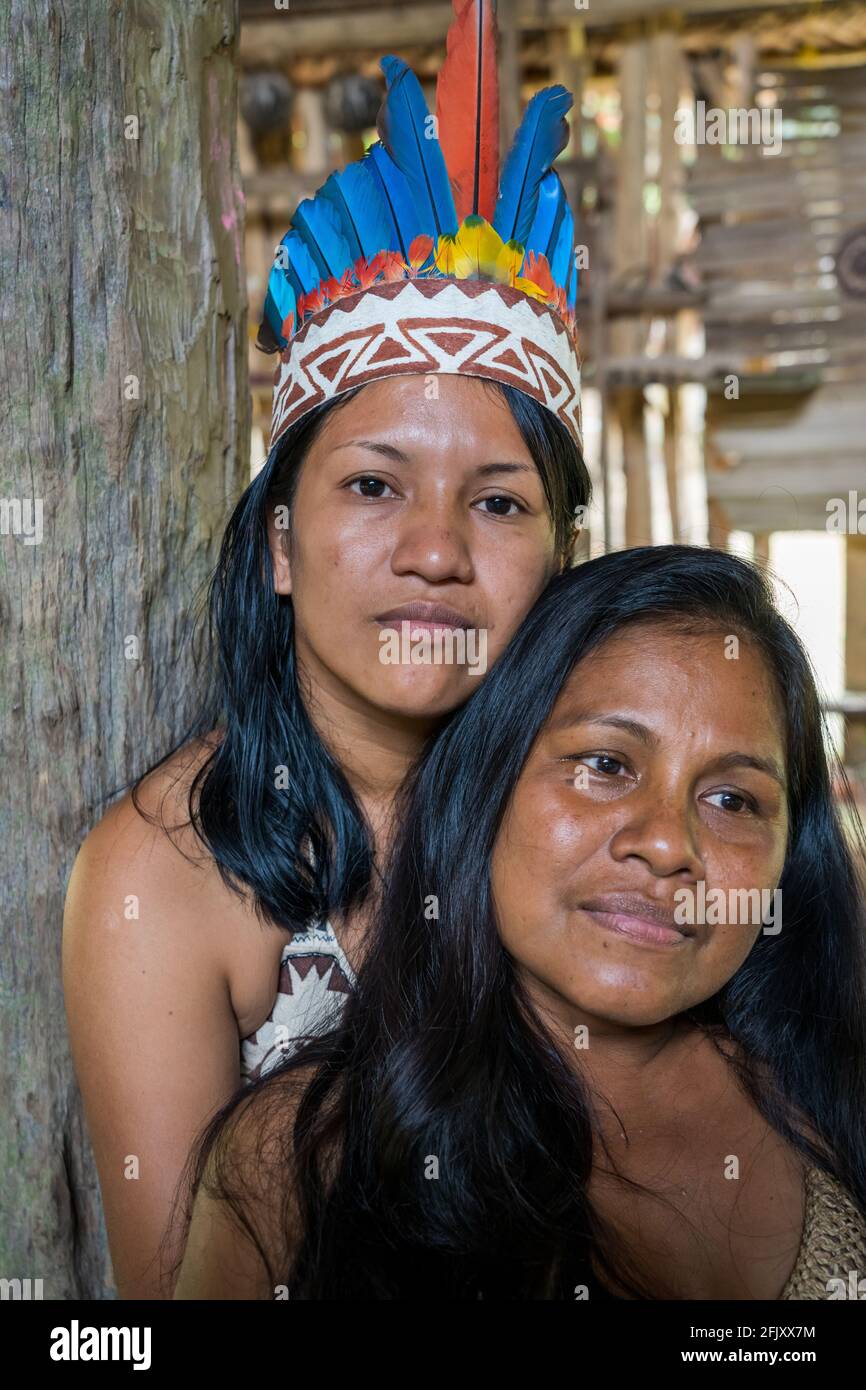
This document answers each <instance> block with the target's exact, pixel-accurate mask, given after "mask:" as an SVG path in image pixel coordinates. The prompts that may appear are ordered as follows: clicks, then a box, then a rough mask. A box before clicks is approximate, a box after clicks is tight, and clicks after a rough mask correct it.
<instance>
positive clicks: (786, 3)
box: [240, 0, 833, 66]
mask: <svg viewBox="0 0 866 1390" xmlns="http://www.w3.org/2000/svg"><path fill="white" fill-rule="evenodd" d="M736 8H737V10H739V11H746V10H766V9H767V4H766V0H737V3H736ZM771 8H772V9H785V10H790V9H802V10H807V9H808V8H809V0H774V3H773V5H772V7H771ZM824 8H825V9H827V10H828V11H830V10H832V8H833V7H832V6H826V7H824ZM670 9H671V3H670V0H604V4H603V5H597V6H593V5H589V6H588V7H587V8H586V9H585V10H575V6H574V0H518V12H517V23H518V24H519V26H520V28H521V29H547V28H550V27H551V26H554V27H555V26H557V25H565V24H567V23H568V22H569V21H571V20H574V18H575V16H577V17H578V18H579V19H580V20H581V22H582V23H583V24H585V25H586V26H587V28H589V29H616V28H617V27H618V26H619V25H621V24H624V23H628V22H630V21H632V20H645V19H647V18H650V17H652V16H663V15H665V14H667V13H669V12H670ZM730 9H731V6H730V3H729V0H680V3H678V5H677V10H678V12H679V13H680V14H681V15H695V16H705V15H714V14H718V15H725V16H728V17H729V16H730ZM271 13H273V12H271ZM452 17H453V10H452V8H451V5H450V4H449V3H446V2H445V0H427V3H421V4H412V5H406V6H405V7H403V8H396V9H392V8H390V7H385V6H382V5H375V6H374V5H370V6H369V8H367V9H354V8H353V9H350V10H334V9H330V10H329V9H327V8H324V9H323V12H322V13H320V14H316V15H315V16H313V15H309V14H295V13H293V12H292V11H291V10H288V11H286V12H285V15H284V17H283V18H281V19H274V18H269V19H257V18H249V19H247V20H245V22H244V23H243V24H242V25H241V35H240V60H241V64H242V65H243V66H255V65H257V64H264V65H272V64H273V63H275V62H279V61H280V60H281V59H282V58H284V57H286V56H288V55H290V54H294V53H332V52H334V51H335V50H342V51H343V52H347V51H352V50H358V49H361V50H364V51H368V50H371V49H373V50H381V51H382V52H383V53H385V52H387V51H388V50H389V49H394V48H406V47H412V46H414V45H423V46H429V45H430V44H435V43H442V42H443V41H444V39H445V35H446V34H447V32H448V26H449V24H450V23H451V19H452Z"/></svg>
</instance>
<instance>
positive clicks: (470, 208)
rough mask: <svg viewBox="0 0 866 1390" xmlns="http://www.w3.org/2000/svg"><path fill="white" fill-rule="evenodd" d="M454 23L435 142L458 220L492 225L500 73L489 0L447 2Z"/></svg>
mask: <svg viewBox="0 0 866 1390" xmlns="http://www.w3.org/2000/svg"><path fill="white" fill-rule="evenodd" d="M452 3H453V5H454V19H453V20H452V22H451V28H450V30H449V31H448V50H447V54H446V58H445V62H444V63H443V65H442V70H441V71H440V73H439V81H438V82H437V84H436V123H437V126H438V129H439V144H440V145H441V146H442V153H443V155H444V156H445V163H446V165H447V166H448V175H449V178H450V180H451V190H452V192H453V194H454V205H455V207H456V209H457V220H458V222H462V221H463V220H464V218H466V217H469V216H471V215H473V214H477V215H479V216H481V217H485V218H486V219H487V221H488V222H492V221H493V214H494V212H495V210H496V199H497V197H498V194H499V73H498V70H497V66H496V11H495V6H494V0H452Z"/></svg>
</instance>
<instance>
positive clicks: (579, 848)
mask: <svg viewBox="0 0 866 1390" xmlns="http://www.w3.org/2000/svg"><path fill="white" fill-rule="evenodd" d="M563 783H564V785H562V786H559V785H556V786H554V787H551V786H550V784H549V781H547V780H545V783H544V784H543V785H542V784H539V785H537V786H533V784H532V783H528V784H526V783H524V785H523V787H522V788H521V792H520V795H519V799H517V800H515V802H514V804H513V807H512V810H511V813H510V814H509V816H508V818H507V819H506V821H505V823H504V824H503V828H502V833H501V834H500V836H499V839H498V841H497V845H496V850H495V851H494V858H493V863H494V866H495V868H496V870H497V871H498V873H497V876H498V879H499V881H500V882H501V883H502V885H503V887H504V886H505V885H507V887H508V899H507V905H508V907H509V908H511V907H512V906H513V904H514V903H516V902H526V901H527V899H528V902H529V904H530V906H529V909H528V912H529V915H532V911H533V906H532V905H538V904H540V903H542V902H544V903H545V904H547V905H549V904H550V903H552V902H554V901H556V900H557V899H560V898H565V897H566V896H567V895H568V892H569V890H570V889H571V887H572V885H573V884H574V882H575V881H576V879H577V876H578V875H579V873H580V871H581V867H582V866H583V865H584V864H586V862H587V860H589V859H591V858H592V857H593V856H594V855H595V854H596V852H597V851H598V850H599V848H600V847H602V846H603V845H604V843H605V839H606V834H607V832H606V829H605V826H604V817H603V815H599V814H598V813H597V809H596V808H595V807H589V808H586V807H584V808H583V810H581V808H580V807H579V805H578V803H577V800H576V794H575V792H574V791H573V789H572V788H571V786H570V785H569V783H568V780H567V773H565V772H564V773H563ZM495 882H496V880H494V884H495Z"/></svg>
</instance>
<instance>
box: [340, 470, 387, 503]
mask: <svg viewBox="0 0 866 1390" xmlns="http://www.w3.org/2000/svg"><path fill="white" fill-rule="evenodd" d="M347 486H348V488H349V489H350V491H352V492H355V493H356V495H357V496H359V497H370V498H372V499H373V500H374V501H375V500H376V499H377V498H379V497H384V495H385V491H386V489H387V490H388V491H389V492H393V491H394V489H393V488H392V487H391V486H390V484H389V483H386V482H385V480H384V478H374V477H371V476H369V475H365V476H364V477H363V478H353V479H352V481H351V482H350V483H348V484H347Z"/></svg>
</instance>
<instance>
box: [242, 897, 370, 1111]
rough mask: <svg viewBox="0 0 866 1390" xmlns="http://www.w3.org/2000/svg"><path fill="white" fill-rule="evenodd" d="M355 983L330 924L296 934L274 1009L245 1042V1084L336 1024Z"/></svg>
mask: <svg viewBox="0 0 866 1390" xmlns="http://www.w3.org/2000/svg"><path fill="white" fill-rule="evenodd" d="M354 984H355V975H354V972H353V970H352V967H351V965H350V964H349V962H348V960H347V959H346V956H345V953H344V951H343V949H342V947H341V946H340V943H339V942H338V941H337V938H336V936H335V935H334V932H333V929H332V927H331V926H330V924H329V923H327V922H326V923H325V925H324V926H323V927H312V928H311V929H310V930H309V931H304V932H295V935H294V936H293V937H292V940H291V941H290V942H289V943H288V944H287V945H286V946H284V947H283V952H282V956H281V957H280V971H279V978H278V981H277V994H276V998H275V1000H274V1007H273V1008H272V1009H271V1012H270V1013H269V1015H268V1017H267V1018H266V1019H265V1021H264V1023H263V1024H261V1026H260V1027H259V1028H257V1029H256V1031H255V1032H254V1033H251V1034H250V1036H249V1037H248V1038H244V1039H243V1040H242V1041H241V1044H240V1051H241V1082H242V1084H243V1085H250V1084H251V1083H252V1082H253V1081H258V1079H259V1077H261V1076H265V1075H266V1074H267V1073H268V1072H269V1071H270V1070H271V1069H272V1068H273V1067H275V1066H276V1065H277V1063H278V1062H280V1061H282V1059H283V1058H284V1057H288V1056H291V1054H292V1053H293V1052H295V1051H296V1050H297V1048H298V1046H299V1045H300V1044H301V1043H302V1042H303V1041H304V1040H305V1037H306V1036H307V1035H308V1034H310V1033H313V1032H316V1031H317V1030H318V1028H319V1026H320V1025H322V1024H323V1023H325V1022H326V1021H327V1022H330V1023H333V1024H336V1023H337V1021H338V1019H339V1016H340V1013H341V1012H342V1008H343V1004H344V1002H345V999H346V995H347V994H350V993H351V991H352V989H353V987H354Z"/></svg>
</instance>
